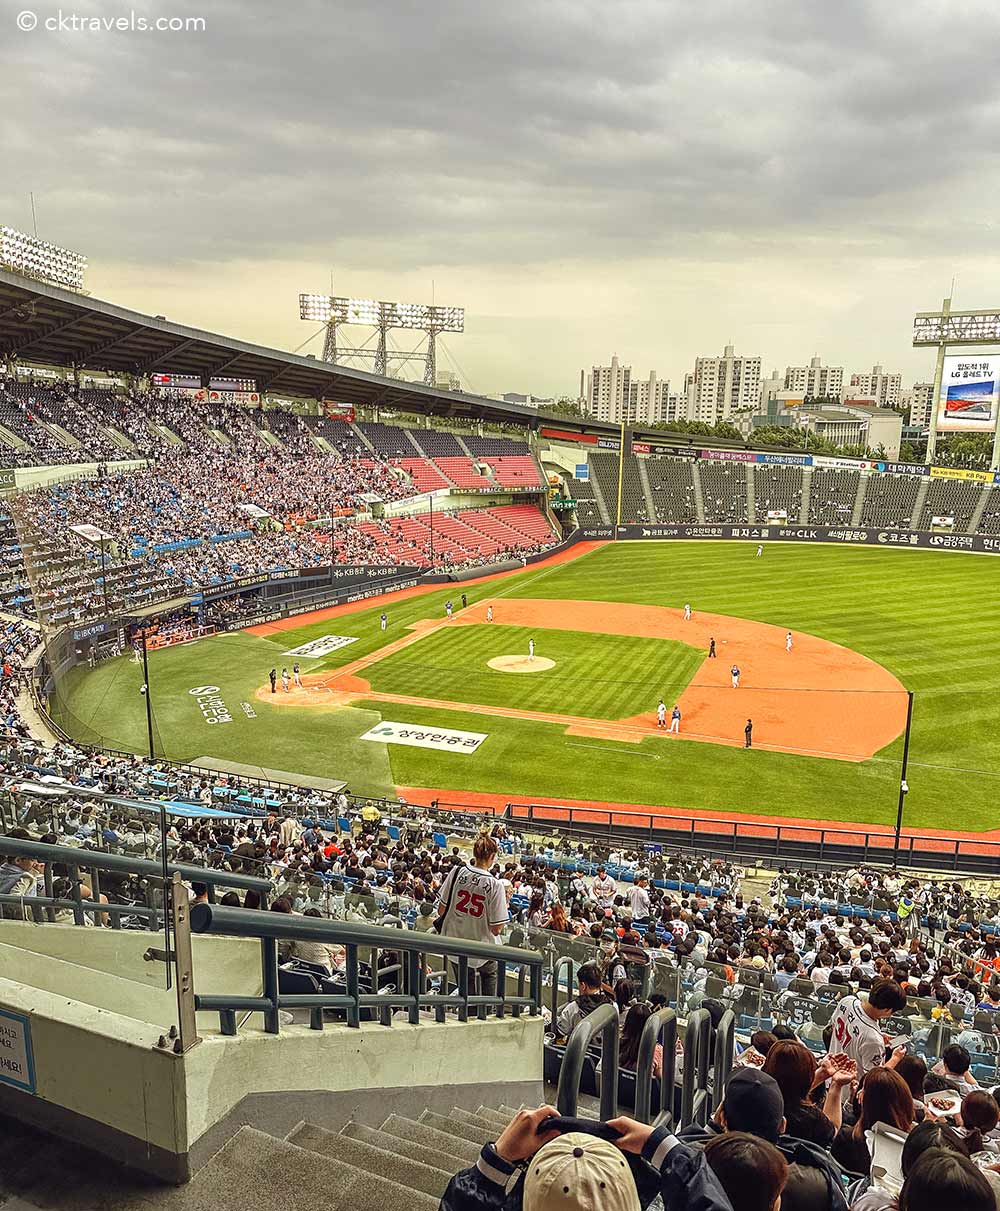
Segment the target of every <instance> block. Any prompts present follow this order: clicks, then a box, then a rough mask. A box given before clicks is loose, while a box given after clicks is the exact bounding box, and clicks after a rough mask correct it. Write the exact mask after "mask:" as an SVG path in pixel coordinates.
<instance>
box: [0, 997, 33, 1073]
mask: <svg viewBox="0 0 1000 1211" xmlns="http://www.w3.org/2000/svg"><path fill="white" fill-rule="evenodd" d="M0 1083H2V1084H4V1085H13V1086H14V1088H15V1089H20V1090H22V1091H23V1092H24V1093H35V1092H36V1089H35V1053H34V1051H33V1050H32V1046H31V1021H30V1020H29V1019H28V1018H27V1017H25V1016H24V1014H21V1013H12V1012H11V1011H10V1010H9V1009H0Z"/></svg>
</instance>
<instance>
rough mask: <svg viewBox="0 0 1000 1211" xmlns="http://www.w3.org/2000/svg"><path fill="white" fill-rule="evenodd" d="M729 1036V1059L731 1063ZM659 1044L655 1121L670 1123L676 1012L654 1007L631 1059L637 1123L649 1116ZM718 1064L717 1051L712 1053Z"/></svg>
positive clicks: (674, 1080) (673, 1081) (670, 1125)
mask: <svg viewBox="0 0 1000 1211" xmlns="http://www.w3.org/2000/svg"><path fill="white" fill-rule="evenodd" d="M732 1043H733V1039H732V1036H730V1056H729V1063H730V1064H732ZM657 1044H659V1047H660V1050H661V1053H662V1056H663V1059H662V1067H661V1074H660V1106H659V1113H658V1114H657V1116H656V1120H657V1123H659V1124H660V1125H662V1126H666V1127H672V1126H673V1121H674V1098H673V1091H674V1085H675V1083H676V1072H677V1014H676V1013H674V1011H673V1010H672V1009H658V1010H657V1011H656V1013H653V1014H650V1016H649V1017H648V1018H647V1020H646V1025H645V1026H644V1027H643V1028H642V1034H641V1036H640V1038H639V1055H638V1057H637V1059H636V1061H635V1115H634V1117H635V1118H636V1119H638V1121H639V1122H640V1123H648V1122H650V1121H651V1120H652V1100H653V1056H654V1053H655V1051H656V1047H657ZM716 1065H718V1055H717V1056H716Z"/></svg>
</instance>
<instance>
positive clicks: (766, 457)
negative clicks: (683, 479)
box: [701, 450, 813, 467]
mask: <svg viewBox="0 0 1000 1211" xmlns="http://www.w3.org/2000/svg"><path fill="white" fill-rule="evenodd" d="M701 457H702V458H705V459H709V460H710V461H712V462H722V463H769V464H770V465H771V466H776V467H811V466H812V463H813V456H812V455H811V454H762V453H758V452H756V451H754V450H702V452H701Z"/></svg>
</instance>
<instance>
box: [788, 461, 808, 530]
mask: <svg viewBox="0 0 1000 1211" xmlns="http://www.w3.org/2000/svg"><path fill="white" fill-rule="evenodd" d="M812 478H813V469H812V467H803V468H802V504H801V505H800V506H799V515H798V517H797V518H795V519H794V520H795V521H797V522H798V523H799V525H800V526H804V525H807V524H808V522H809V493H810V492H811V491H812ZM788 520H789V521H792V520H793V519H792V518H791V517H790V518H789V519H788Z"/></svg>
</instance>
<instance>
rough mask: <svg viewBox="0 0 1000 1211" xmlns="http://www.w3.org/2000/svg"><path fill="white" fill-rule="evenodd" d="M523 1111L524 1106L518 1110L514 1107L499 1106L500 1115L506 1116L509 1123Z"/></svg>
mask: <svg viewBox="0 0 1000 1211" xmlns="http://www.w3.org/2000/svg"><path fill="white" fill-rule="evenodd" d="M523 1109H524V1107H523V1106H518V1107H516V1108H515V1107H514V1106H497V1111H498V1113H500V1114H506V1116H507V1122H508V1123H509V1122H510V1120H511V1119H512V1118H513V1117H514V1115H515V1114H517V1112H518V1110H523Z"/></svg>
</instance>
